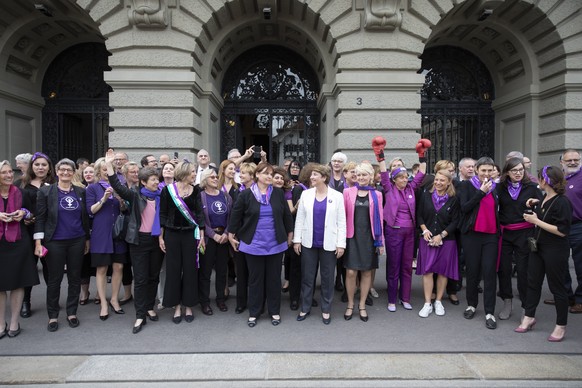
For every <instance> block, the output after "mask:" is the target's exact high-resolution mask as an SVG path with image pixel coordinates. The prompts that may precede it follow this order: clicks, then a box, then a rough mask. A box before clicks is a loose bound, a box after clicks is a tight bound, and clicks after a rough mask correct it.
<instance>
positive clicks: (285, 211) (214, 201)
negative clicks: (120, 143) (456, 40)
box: [0, 137, 572, 341]
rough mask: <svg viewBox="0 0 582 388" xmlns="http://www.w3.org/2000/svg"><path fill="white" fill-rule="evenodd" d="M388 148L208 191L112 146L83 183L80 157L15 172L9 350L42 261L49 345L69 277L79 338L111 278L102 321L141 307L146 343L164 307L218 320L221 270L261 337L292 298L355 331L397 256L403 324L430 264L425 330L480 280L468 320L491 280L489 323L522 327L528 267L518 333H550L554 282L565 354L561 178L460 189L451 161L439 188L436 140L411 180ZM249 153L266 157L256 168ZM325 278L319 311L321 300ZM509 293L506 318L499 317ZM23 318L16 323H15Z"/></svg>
mask: <svg viewBox="0 0 582 388" xmlns="http://www.w3.org/2000/svg"><path fill="white" fill-rule="evenodd" d="M385 146H386V141H385V140H384V139H383V138H381V137H376V138H374V140H373V142H372V149H373V151H374V154H375V156H376V160H377V162H378V163H377V164H375V165H372V164H371V163H369V162H367V161H364V162H361V163H354V162H348V161H347V157H346V155H345V154H343V153H341V152H338V153H336V154H334V155H333V156H332V158H331V163H330V164H329V165H322V164H316V163H308V164H307V165H305V166H301V164H300V163H299V162H298V161H297V160H288V161H287V163H286V166H285V167H277V166H273V165H271V164H269V163H267V162H266V161H264V160H263V161H261V162H260V163H258V165H257V164H255V163H250V162H244V159H245V158H242V157H241V156H240V153H239V154H238V158H237V156H236V155H235V156H234V157H233V158H231V159H227V160H225V161H223V162H222V163H220V165H219V166H218V167H217V168H216V167H210V168H207V169H205V170H202V172H201V173H200V175H201V176H200V177H199V182H200V183H199V184H195V182H196V181H197V179H196V175H197V171H198V166H197V165H196V164H195V163H191V162H189V161H187V160H184V161H181V162H178V161H177V160H174V161H173V162H169V161H168V162H165V163H163V164H162V165H161V166H159V167H160V168H159V169H158V168H156V167H154V166H150V165H149V164H150V163H149V162H150V161H149V160H147V158H145V164H144V163H143V162H142V165H143V166H144V167H142V168H139V166H138V165H137V164H135V163H133V162H128V161H127V160H126V159H127V157H124V156H123V154H115V153H114V152H113V151H112V150H109V151H108V152H107V155H106V156H105V157H103V158H100V159H98V160H97V161H95V163H93V164H89V165H87V166H83V167H82V168H81V169H77V166H76V164H75V163H74V162H73V161H71V160H69V159H62V160H60V161H59V162H58V163H56V164H55V165H53V163H52V161H51V160H50V158H49V157H48V156H47V155H45V154H43V153H40V152H37V153H35V154H34V155H33V156H32V158H31V160H30V163H29V165H28V166H27V167H26V168H25V171H24V174H23V176H22V177H21V178H20V179H19V180H18V181H16V182H15V180H14V172H13V170H12V167H11V165H10V163H9V162H8V161H3V162H1V163H0V194H1V196H2V200H1V201H0V252H2V255H0V257H1V258H0V266H1V268H2V271H1V272H0V324H1V323H2V322H4V330H3V331H2V332H0V338H3V337H4V336H9V337H15V336H17V335H18V334H20V322H19V316H22V317H28V316H30V306H31V301H30V295H31V288H32V287H33V286H35V285H38V284H39V278H38V272H37V270H36V268H37V264H38V263H37V260H38V259H40V261H41V263H42V267H43V272H42V274H43V277H44V280H45V282H46V285H47V291H46V309H47V314H48V318H49V320H48V326H47V329H48V331H51V332H54V331H56V330H58V329H59V320H58V317H59V312H60V306H59V299H60V290H61V283H62V280H63V277H64V275H65V273H66V275H67V284H68V289H67V298H66V306H65V310H66V320H67V322H68V325H69V326H70V327H72V328H75V327H77V326H79V324H80V321H79V318H78V316H77V308H78V306H79V305H80V304H81V305H84V304H87V303H88V301H89V282H90V278H91V276H95V279H96V288H97V296H96V297H95V299H94V303H95V304H97V305H99V314H98V315H99V318H100V319H101V320H103V321H105V320H107V319H108V317H109V313H110V312H113V313H115V314H124V313H125V311H124V310H123V307H122V306H123V305H124V304H125V303H127V302H128V301H130V300H132V299H133V300H134V304H135V312H136V317H135V318H136V319H135V322H134V325H133V328H132V330H133V333H139V332H140V331H141V330H142V328H143V326H144V325H146V324H147V322H148V320H150V321H157V320H158V315H157V310H159V309H163V308H173V309H174V312H173V317H172V320H173V322H174V323H175V324H180V323H181V322H182V320H184V321H185V322H188V323H190V322H192V321H193V320H194V311H193V309H194V307H195V306H197V305H200V308H201V311H202V313H203V314H205V315H212V314H213V310H212V307H211V298H210V295H211V290H210V288H211V284H212V283H211V276H212V272H213V271H214V272H215V274H216V277H215V282H214V284H215V290H214V291H215V296H216V299H215V302H216V306H217V308H218V309H219V310H220V311H221V312H226V311H228V307H227V305H226V303H225V302H226V299H227V297H228V294H229V287H228V282H227V279H228V277H234V274H233V273H232V272H234V273H235V274H236V309H235V313H236V314H241V313H243V312H244V311H245V310H247V309H248V315H249V316H248V320H247V325H248V326H249V327H254V326H256V325H257V323H258V321H259V318H260V316H261V315H263V314H264V313H265V309H266V313H267V314H266V315H267V316H268V320H270V321H271V324H272V325H274V326H277V325H279V324H280V323H281V291H282V290H283V292H289V295H290V302H291V304H290V307H291V309H292V310H298V314H297V318H296V320H297V321H300V322H301V321H304V320H305V319H307V317H308V316H309V315H310V314H311V310H312V308H313V307H315V306H318V304H321V307H320V308H321V319H322V322H323V323H324V324H326V325H328V324H330V323H331V319H332V317H331V310H332V308H331V307H332V302H333V297H334V288H335V289H337V290H343V289H344V287H345V293H344V295H342V301H343V302H344V303H346V305H345V313H344V316H343V318H344V319H345V320H346V321H347V320H351V319H352V316H353V314H354V310H356V313H357V315H356V316H358V317H359V318H360V320H361V321H363V322H367V321H368V319H369V315H368V312H367V310H366V306H367V305H370V304H372V303H373V300H372V298H371V297H370V295H372V296H375V297H377V296H378V294H377V291H376V290H375V289H374V287H373V286H374V278H375V274H376V269H378V268H379V260H380V257H381V256H382V255H383V254H384V250H385V251H386V285H387V286H386V288H387V296H388V304H387V310H388V311H389V312H395V311H396V310H397V308H398V305H400V306H401V307H402V308H404V309H406V310H411V309H413V306H412V303H411V287H412V271H413V259H414V257H416V258H417V260H416V262H417V264H416V274H417V275H421V276H422V285H423V291H424V304H423V305H422V307H421V308H420V309H419V313H418V315H419V316H420V317H423V318H427V317H429V316H430V315H431V314H432V313H433V312H434V314H435V315H437V316H442V315H444V314H445V307H444V304H443V298H444V294H445V291H446V292H447V293H448V295H449V300H450V302H451V303H453V304H459V300H458V298H457V297H456V292H457V291H458V289H459V286H460V284H461V273H462V271H461V268H464V270H465V271H466V299H467V307H466V309H465V311H464V314H463V315H464V317H465V318H466V319H472V318H473V317H474V316H475V315H476V313H477V307H478V302H479V288H480V282H481V281H483V304H484V313H485V325H486V327H487V328H489V329H495V328H496V327H497V318H500V319H509V317H510V316H511V314H512V299H513V292H512V290H513V288H512V272H513V271H512V268H513V266H512V263H515V268H516V271H517V289H518V291H519V298H520V301H521V307H522V309H523V315H522V317H521V320H520V325H519V326H518V327H517V328H516V329H515V331H516V332H518V333H525V332H527V331H529V330H531V329H533V327H534V325H535V323H536V320H535V312H536V307H537V305H538V303H539V300H540V296H541V289H542V284H543V279H544V276H547V279H548V284H549V287H550V291H551V292H552V293H553V295H554V299H555V308H556V315H557V319H556V326H555V328H554V330H553V332H552V333H551V335H550V336H549V337H548V340H549V341H561V340H562V339H563V338H564V335H565V327H566V323H567V309H568V300H567V294H566V289H565V286H564V279H563V277H564V273H565V272H566V268H567V263H568V257H569V245H568V241H567V238H566V237H567V235H568V232H569V228H570V223H571V214H572V209H571V205H570V202H569V201H568V199H567V197H566V196H565V195H564V191H565V180H564V174H563V172H562V170H561V169H560V168H558V167H554V166H545V167H543V168H542V169H541V170H540V172H539V175H538V179H539V184H538V183H534V182H532V180H531V179H530V178H529V176H528V175H527V174H526V170H525V165H524V162H523V159H522V158H519V157H517V158H508V160H506V162H505V165H504V166H503V168H502V169H500V170H501V171H500V174H498V177H497V178H495V172H496V171H495V170H496V165H495V162H494V161H493V160H492V159H491V158H488V157H482V158H480V159H479V160H477V161H476V163H475V166H474V169H475V174H474V175H473V176H467V177H466V178H467V179H465V180H460V179H455V178H454V173H455V164H454V163H453V162H452V161H447V160H441V161H438V162H437V163H436V164H435V166H434V170H433V171H434V174H428V173H427V165H426V158H425V152H426V151H427V150H428V148H430V146H431V144H430V141H428V140H426V139H421V140H420V141H419V142H418V143H417V145H416V152H417V153H418V155H419V166H418V169H417V171H415V172H416V173H415V175H414V176H413V177H412V178H411V177H409V172H408V170H407V169H406V167H405V166H404V163H403V162H402V160H401V159H399V158H395V159H393V160H392V161H390V162H389V163H387V162H386V160H385V157H384V149H385ZM250 154H252V147H251V149H249V150H247V152H246V153H245V156H247V157H248V156H250ZM241 161H242V163H241ZM153 162H155V160H153ZM153 164H154V165H155V163H153ZM229 262H231V263H232V265H229ZM282 263H284V265H285V271H284V273H285V280H286V281H285V285H284V286H283V287H281V272H282V265H283V264H282ZM229 272H231V273H229ZM161 273H163V274H164V275H165V276H164V277H162V281H160V279H161V277H160V274H161ZM318 274H319V277H320V284H321V292H320V299H319V303H318V302H317V298H314V295H315V290H316V279H317V277H318ZM108 276H110V278H111V280H110V283H111V292H110V295H111V296H110V298H109V299H108V298H107V295H108V291H107V285H108ZM334 280H335V281H334ZM132 282H133V292H132V290H131V284H132ZM342 282H343V285H342ZM498 284H499V290H498V288H497V285H498ZM122 285H123V286H124V287H123V289H125V292H124V294H125V295H124V296H125V297H124V298H123V299H121V298H120V292H121V289H122ZM8 293H9V294H10V299H9V303H8ZM497 296H499V297H501V299H502V300H503V302H504V305H503V309H502V311H501V312H500V313H499V315H497V317H496V315H495V307H496V298H497ZM157 301H158V302H159V304H158V305H157V308H156V304H157ZM8 305H9V306H10V314H9V317H10V323H8V322H7V321H6V319H5V318H6V317H7V315H6V309H7V306H8Z"/></svg>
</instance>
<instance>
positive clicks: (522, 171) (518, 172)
mask: <svg viewBox="0 0 582 388" xmlns="http://www.w3.org/2000/svg"><path fill="white" fill-rule="evenodd" d="M524 171H525V170H524V169H523V168H517V169H515V168H514V169H513V170H509V172H510V173H512V174H523V173H524Z"/></svg>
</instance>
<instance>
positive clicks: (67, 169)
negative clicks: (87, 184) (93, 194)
mask: <svg viewBox="0 0 582 388" xmlns="http://www.w3.org/2000/svg"><path fill="white" fill-rule="evenodd" d="M59 172H62V173H63V174H72V173H73V172H74V171H73V170H71V169H70V168H59Z"/></svg>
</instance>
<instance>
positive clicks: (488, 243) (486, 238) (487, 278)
mask: <svg viewBox="0 0 582 388" xmlns="http://www.w3.org/2000/svg"><path fill="white" fill-rule="evenodd" d="M462 242H463V250H464V251H465V265H466V268H467V304H468V305H469V306H473V307H477V305H478V304H479V292H478V291H477V287H478V286H479V281H480V280H481V278H480V275H482V276H483V304H484V307H485V314H495V298H496V296H495V294H496V292H497V273H496V270H497V268H496V267H497V252H498V250H499V245H498V244H499V243H498V237H497V234H488V233H479V232H469V233H466V234H464V235H463V237H462Z"/></svg>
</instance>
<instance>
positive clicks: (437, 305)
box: [434, 300, 445, 317]
mask: <svg viewBox="0 0 582 388" xmlns="http://www.w3.org/2000/svg"><path fill="white" fill-rule="evenodd" d="M434 313H435V314H436V315H438V316H441V317H442V316H443V315H445V307H444V306H443V304H442V303H441V301H440V300H436V301H435V302H434Z"/></svg>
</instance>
